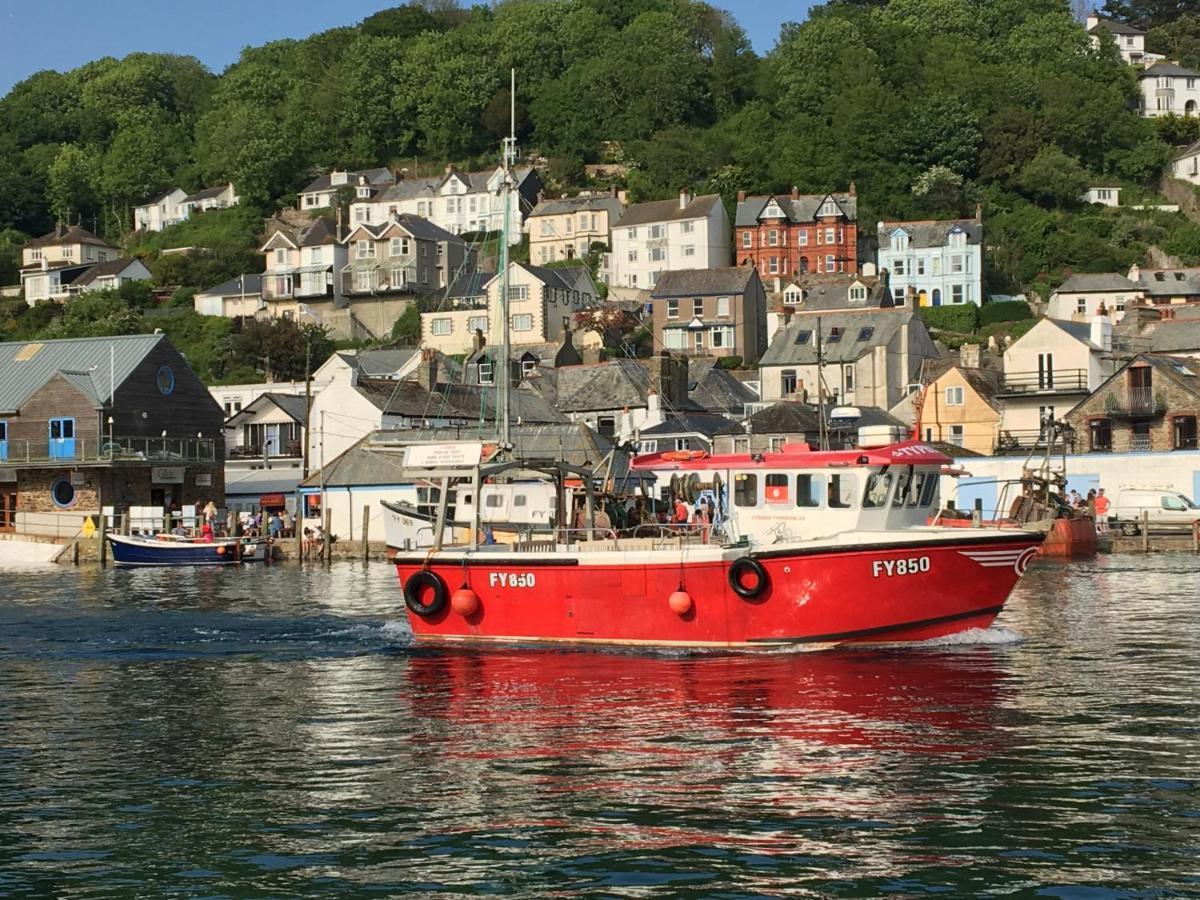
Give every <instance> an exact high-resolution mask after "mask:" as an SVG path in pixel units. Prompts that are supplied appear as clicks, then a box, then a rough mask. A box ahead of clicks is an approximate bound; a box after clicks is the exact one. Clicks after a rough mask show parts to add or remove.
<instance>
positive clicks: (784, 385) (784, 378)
mask: <svg viewBox="0 0 1200 900" xmlns="http://www.w3.org/2000/svg"><path fill="white" fill-rule="evenodd" d="M779 393H780V394H781V395H782V396H784V397H790V396H791V395H792V394H794V393H796V370H795V369H784V370H783V371H782V372H780V373H779Z"/></svg>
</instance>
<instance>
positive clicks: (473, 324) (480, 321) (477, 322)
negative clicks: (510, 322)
mask: <svg viewBox="0 0 1200 900" xmlns="http://www.w3.org/2000/svg"><path fill="white" fill-rule="evenodd" d="M487 330H488V321H487V316H471V318H469V319H467V331H469V332H471V334H474V333H475V332H476V331H482V332H485V333H486V332H487Z"/></svg>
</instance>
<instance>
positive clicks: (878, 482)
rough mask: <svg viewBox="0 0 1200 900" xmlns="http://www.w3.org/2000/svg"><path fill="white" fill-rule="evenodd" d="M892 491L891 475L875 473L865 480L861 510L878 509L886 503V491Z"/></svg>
mask: <svg viewBox="0 0 1200 900" xmlns="http://www.w3.org/2000/svg"><path fill="white" fill-rule="evenodd" d="M891 489H892V473H891V472H876V473H874V474H873V475H871V476H870V477H869V478H868V479H867V487H866V490H864V491H863V509H878V508H879V507H881V506H884V505H885V504H886V503H887V498H888V491H890V490H891Z"/></svg>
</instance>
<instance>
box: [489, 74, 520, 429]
mask: <svg viewBox="0 0 1200 900" xmlns="http://www.w3.org/2000/svg"><path fill="white" fill-rule="evenodd" d="M508 100H509V112H508V115H509V135H508V137H506V138H505V139H504V143H503V148H502V151H503V152H502V155H503V158H504V162H503V166H504V183H503V185H502V187H501V196H502V197H503V204H502V206H503V215H504V219H503V221H502V223H501V227H500V252H499V265H500V303H499V308H500V335H501V337H500V359H499V360H497V363H498V365H497V366H496V368H498V369H499V372H497V373H495V376H494V377H498V378H499V379H500V380H499V381H498V382H497V391H496V422H497V425H498V426H499V427H498V432H499V438H500V448H501V449H502V450H510V449H511V448H512V434H511V430H510V428H509V419H510V403H509V401H510V398H509V391H510V388H511V384H510V381H511V378H512V373H511V372H510V365H509V361H508V357H509V353H510V346H509V344H510V337H511V336H510V334H509V327H510V323H509V314H508V282H509V276H508V220H509V215H510V213H509V204H510V203H511V202H512V182H513V175H512V164H513V161H514V160H515V159H516V156H517V70H516V69H515V68H514V69H510V70H509V88H508Z"/></svg>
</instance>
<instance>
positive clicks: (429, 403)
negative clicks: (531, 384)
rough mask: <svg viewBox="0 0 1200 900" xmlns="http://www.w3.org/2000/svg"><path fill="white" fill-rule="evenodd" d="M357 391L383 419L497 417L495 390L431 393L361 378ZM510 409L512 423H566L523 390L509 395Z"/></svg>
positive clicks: (443, 386) (458, 387)
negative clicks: (400, 417)
mask: <svg viewBox="0 0 1200 900" xmlns="http://www.w3.org/2000/svg"><path fill="white" fill-rule="evenodd" d="M355 389H356V390H357V391H358V392H359V393H360V394H362V396H364V397H365V398H366V399H367V400H369V401H370V402H371V403H372V404H374V406H375V408H376V409H378V410H379V411H380V412H381V413H383V414H384V415H390V416H408V417H410V418H414V419H426V418H427V419H463V420H465V421H479V420H481V419H482V420H483V421H485V422H491V421H494V420H495V416H496V401H497V398H496V388H495V387H494V386H480V385H475V384H455V383H439V384H438V385H437V387H436V388H435V389H434V390H432V391H431V390H427V389H426V388H424V387H423V386H422V385H421V384H420V383H418V382H417V381H416V380H414V379H405V380H404V381H396V380H393V379H372V378H359V380H358V383H357V384H356V385H355ZM509 409H510V411H511V416H512V419H513V421H518V420H520V421H524V422H566V421H567V418H566V416H564V415H562V414H561V413H560V412H558V411H557V410H556V409H554V408H553V407H552V406H550V405H549V404H548V403H546V401H545V400H544V399H543V398H542V397H540V396H538V394H536V393H535V392H533V391H530V390H522V389H521V388H517V389H515V390H513V391H511V392H510V393H509Z"/></svg>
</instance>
